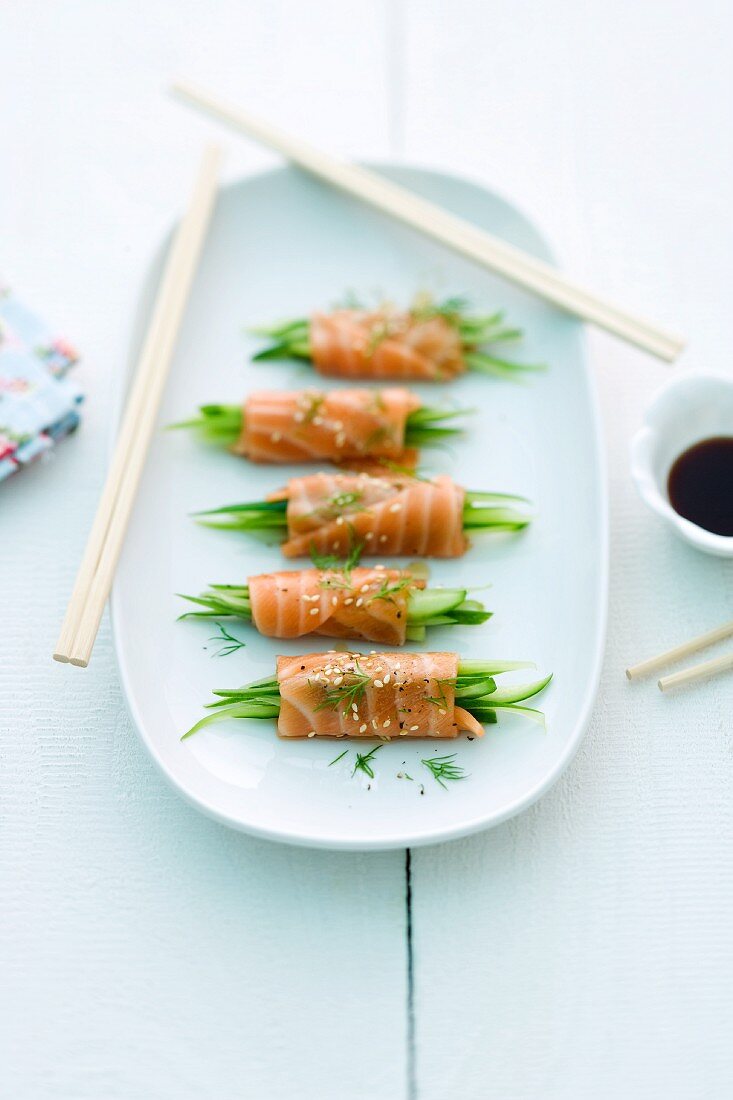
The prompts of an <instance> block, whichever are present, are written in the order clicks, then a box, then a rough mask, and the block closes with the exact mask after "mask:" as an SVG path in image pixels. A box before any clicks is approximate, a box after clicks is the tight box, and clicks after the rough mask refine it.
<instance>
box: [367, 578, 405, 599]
mask: <svg viewBox="0 0 733 1100" xmlns="http://www.w3.org/2000/svg"><path fill="white" fill-rule="evenodd" d="M414 584H415V578H414V577H413V576H412V574H408V576H406V577H398V578H397V580H396V581H393V580H390V579H389V578H388V577H385V579H384V580H383V581H382V583H381V585H380V587H379V588H378V589H377V591H376V592H373V593H372V594H371V595H370V596H369V602H370V603H371V601H372V600H384V601H385V602H386V603H394V602H395V601H394V597H395V596H397V595H399V593H400V592H404V590H405V589H406V588H410V587H411V586H412V585H414Z"/></svg>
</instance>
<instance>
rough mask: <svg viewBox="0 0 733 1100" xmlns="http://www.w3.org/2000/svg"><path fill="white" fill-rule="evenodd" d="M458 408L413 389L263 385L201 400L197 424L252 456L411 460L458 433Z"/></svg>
mask: <svg viewBox="0 0 733 1100" xmlns="http://www.w3.org/2000/svg"><path fill="white" fill-rule="evenodd" d="M463 415H465V414H464V411H463V410H461V409H441V408H433V407H431V406H428V405H423V403H422V401H421V400H420V398H419V397H417V396H416V395H415V394H414V393H411V392H410V390H407V389H403V388H401V387H398V386H392V387H388V388H385V389H381V390H368V389H341V390H331V391H330V392H327V393H325V392H322V391H321V390H295V391H290V392H288V391H282V390H260V391H257V392H255V393H251V394H249V396H248V397H247V398H246V400H245V402H244V404H243V406H241V407H240V406H237V405H202V406H201V408H200V409H199V415H198V416H197V417H195V418H194V419H193V420H187V421H184V422H182V423H180V424H174V425H173V427H175V428H194V429H196V430H197V431H198V432H199V433H200V434H201V435H202V436H203V437H204V439H206V440H207V441H208V442H212V443H215V444H218V445H219V446H227V447H228V448H229V450H230V451H232V452H233V453H234V454H236V455H240V456H241V457H243V458H247V459H249V460H250V462H259V463H267V464H273V463H275V464H277V463H296V462H322V461H329V462H334V463H337V464H341V463H349V464H353V463H355V462H373V461H375V460H383V459H391V460H392V461H394V462H397V463H399V464H400V465H408V466H412V467H414V466H415V464H416V462H417V459H418V450H417V448H418V447H421V446H436V445H439V444H441V443H443V442H445V440H447V439H450V438H452V437H454V436H457V435H459V434H460V429H459V428H456V427H452V426H447V425H446V422H448V421H451V420H454V419H455V418H456V417H459V416H463Z"/></svg>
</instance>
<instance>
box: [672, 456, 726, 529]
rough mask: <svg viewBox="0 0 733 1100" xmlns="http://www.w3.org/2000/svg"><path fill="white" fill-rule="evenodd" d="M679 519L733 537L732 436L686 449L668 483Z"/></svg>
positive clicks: (675, 464)
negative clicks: (680, 517) (687, 520)
mask: <svg viewBox="0 0 733 1100" xmlns="http://www.w3.org/2000/svg"><path fill="white" fill-rule="evenodd" d="M667 492H668V494H669V502H670V504H671V505H672V507H673V508H674V510H675V512H677V513H678V515H680V516H682V517H683V518H684V519H689V520H690V522H691V523H696V524H697V526H698V527H704V528H705V530H706V531H712V532H713V533H714V534H716V535H733V436H730V435H718V436H714V437H713V438H711V439H703V440H702V442H701V443H696V444H695V445H694V447H688V449H687V450H686V451H683V452H682V454H681V455H680V456H679V458H677V459H676V460H675V462H674V464H673V466H672V469H671V470H670V471H669V478H668V480H667Z"/></svg>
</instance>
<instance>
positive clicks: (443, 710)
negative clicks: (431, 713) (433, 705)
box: [438, 707, 448, 714]
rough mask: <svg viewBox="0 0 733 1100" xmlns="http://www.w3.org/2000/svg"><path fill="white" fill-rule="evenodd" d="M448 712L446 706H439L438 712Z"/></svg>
mask: <svg viewBox="0 0 733 1100" xmlns="http://www.w3.org/2000/svg"><path fill="white" fill-rule="evenodd" d="M447 713H448V711H447V710H446V709H445V707H438V714H447Z"/></svg>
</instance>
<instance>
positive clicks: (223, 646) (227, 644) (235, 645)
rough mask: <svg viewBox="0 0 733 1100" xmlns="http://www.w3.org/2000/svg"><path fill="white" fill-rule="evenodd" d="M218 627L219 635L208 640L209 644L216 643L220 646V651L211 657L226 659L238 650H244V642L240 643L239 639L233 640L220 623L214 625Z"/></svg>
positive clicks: (232, 636)
mask: <svg viewBox="0 0 733 1100" xmlns="http://www.w3.org/2000/svg"><path fill="white" fill-rule="evenodd" d="M216 625H217V626H218V627H219V633H218V634H214V635H213V636H212V637H211V638H209V641H210V642H216V643H217V645H219V646H220V649H218V650H217V651H216V653H212V654H211V656H212V657H228V656H229V654H230V653H236V652H237V650H239V649H244V647H245V646H246V644H247V643H246V642H242V641H240V639H239V638H235V637H234V635H233V634H230V633H229V631H228V630H227V629H226V627H225V626H222V624H221V623H217V624H216Z"/></svg>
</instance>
